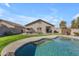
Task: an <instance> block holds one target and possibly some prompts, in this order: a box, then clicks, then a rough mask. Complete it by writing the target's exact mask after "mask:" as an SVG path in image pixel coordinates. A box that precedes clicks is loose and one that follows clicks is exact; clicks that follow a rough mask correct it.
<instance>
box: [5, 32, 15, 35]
mask: <svg viewBox="0 0 79 59" xmlns="http://www.w3.org/2000/svg"><path fill="white" fill-rule="evenodd" d="M9 35H14V33H12V32H11V31H7V32H5V33H4V36H9Z"/></svg>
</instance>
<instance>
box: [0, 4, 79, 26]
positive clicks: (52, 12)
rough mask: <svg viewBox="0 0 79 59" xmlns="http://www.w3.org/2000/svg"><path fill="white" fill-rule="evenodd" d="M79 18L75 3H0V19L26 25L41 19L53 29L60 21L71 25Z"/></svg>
mask: <svg viewBox="0 0 79 59" xmlns="http://www.w3.org/2000/svg"><path fill="white" fill-rule="evenodd" d="M78 16H79V4H77V3H0V19H4V20H8V21H11V22H15V23H18V24H21V25H26V24H28V23H30V22H32V21H35V20H38V19H42V20H45V21H47V22H49V23H51V24H53V25H55V27H59V23H60V21H61V20H64V21H66V22H67V26H70V25H71V21H72V20H73V19H75V18H76V17H78Z"/></svg>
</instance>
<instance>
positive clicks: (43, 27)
mask: <svg viewBox="0 0 79 59" xmlns="http://www.w3.org/2000/svg"><path fill="white" fill-rule="evenodd" d="M46 26H51V28H52V32H53V31H54V27H53V26H52V25H49V24H47V23H45V22H36V23H33V24H31V25H28V26H26V28H33V29H34V30H35V31H36V32H37V28H38V27H41V28H42V33H46Z"/></svg>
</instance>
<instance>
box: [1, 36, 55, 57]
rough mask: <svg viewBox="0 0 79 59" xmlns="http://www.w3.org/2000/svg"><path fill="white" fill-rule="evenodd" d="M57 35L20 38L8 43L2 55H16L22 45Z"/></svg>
mask: <svg viewBox="0 0 79 59" xmlns="http://www.w3.org/2000/svg"><path fill="white" fill-rule="evenodd" d="M55 37H57V35H49V36H41V37H30V38H26V39H22V40H18V41H15V42H12V43H10V44H9V45H7V46H6V47H5V48H4V49H3V50H2V52H1V56H14V53H15V51H16V50H17V49H18V48H19V47H21V46H22V45H24V44H26V43H29V42H33V41H37V40H41V39H42V38H55Z"/></svg>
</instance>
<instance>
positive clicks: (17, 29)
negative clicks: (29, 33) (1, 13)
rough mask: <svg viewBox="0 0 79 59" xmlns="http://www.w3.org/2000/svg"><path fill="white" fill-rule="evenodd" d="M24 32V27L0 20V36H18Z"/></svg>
mask: <svg viewBox="0 0 79 59" xmlns="http://www.w3.org/2000/svg"><path fill="white" fill-rule="evenodd" d="M24 31H25V27H24V26H22V25H19V24H16V23H13V22H10V21H6V20H3V19H0V35H4V34H6V33H13V34H19V33H23V32H24Z"/></svg>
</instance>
